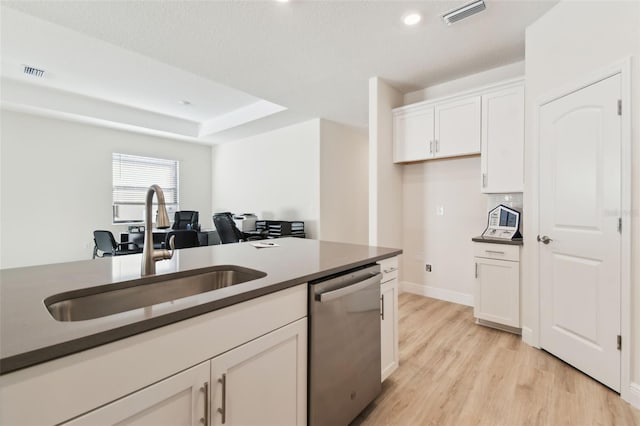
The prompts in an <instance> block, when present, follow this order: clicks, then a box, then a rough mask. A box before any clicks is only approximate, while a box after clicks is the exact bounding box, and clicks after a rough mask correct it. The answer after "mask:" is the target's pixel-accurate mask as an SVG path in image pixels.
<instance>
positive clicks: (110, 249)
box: [93, 231, 142, 259]
mask: <svg viewBox="0 0 640 426" xmlns="http://www.w3.org/2000/svg"><path fill="white" fill-rule="evenodd" d="M93 243H94V246H93V258H94V259H95V258H96V257H105V256H122V255H125V254H135V253H140V252H142V250H140V247H138V245H137V244H136V243H117V242H116V239H115V238H113V234H112V233H111V231H93Z"/></svg>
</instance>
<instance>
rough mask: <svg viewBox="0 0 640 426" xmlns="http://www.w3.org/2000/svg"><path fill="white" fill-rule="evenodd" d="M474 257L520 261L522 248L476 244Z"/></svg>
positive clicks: (506, 245)
mask: <svg viewBox="0 0 640 426" xmlns="http://www.w3.org/2000/svg"><path fill="white" fill-rule="evenodd" d="M473 255H474V256H476V257H484V258H487V259H499V260H510V261H512V262H519V261H520V246H512V245H508V244H492V243H474V247H473Z"/></svg>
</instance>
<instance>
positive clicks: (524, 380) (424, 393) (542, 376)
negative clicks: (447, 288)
mask: <svg viewBox="0 0 640 426" xmlns="http://www.w3.org/2000/svg"><path fill="white" fill-rule="evenodd" d="M399 331H400V367H399V368H398V370H396V371H395V372H394V373H393V374H392V375H391V376H390V377H389V378H388V379H387V380H386V381H385V382H384V383H383V385H382V394H381V395H380V396H379V397H378V398H377V399H376V400H375V401H374V402H373V403H372V404H371V405H370V406H369V407H368V408H367V409H366V410H365V411H364V412H363V413H362V414H361V415H360V416H359V417H358V418H357V419H356V420H355V421H354V422H353V424H354V425H456V426H466V425H505V426H506V425H508V426H516V425H554V426H555V425H579V426H582V425H615V426H626V425H638V426H640V411H638V410H636V409H634V408H633V407H631V406H630V405H629V404H627V403H626V402H624V401H623V400H622V399H621V398H620V397H619V396H618V394H616V393H615V392H613V391H611V390H610V389H608V388H607V387H605V386H603V385H601V384H600V383H598V382H596V381H595V380H593V379H591V378H590V377H588V376H586V375H584V374H582V373H581V372H579V371H577V370H575V369H574V368H572V367H571V366H569V365H567V364H565V363H564V362H562V361H560V360H559V359H557V358H555V357H554V356H552V355H550V354H548V353H546V352H544V351H541V350H538V349H535V348H532V347H530V346H528V345H526V344H524V343H522V341H521V340H520V336H516V335H513V334H510V333H506V332H502V331H498V330H493V329H490V328H487V327H483V326H479V325H476V324H475V323H474V320H473V309H472V308H470V307H466V306H462V305H457V304H453V303H448V302H443V301H440V300H436V299H430V298H425V297H421V296H416V295H413V294H408V293H404V294H401V295H400V298H399Z"/></svg>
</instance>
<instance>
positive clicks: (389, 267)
mask: <svg viewBox="0 0 640 426" xmlns="http://www.w3.org/2000/svg"><path fill="white" fill-rule="evenodd" d="M378 264H379V265H380V269H381V270H382V282H383V283H386V282H387V281H391V280H393V279H395V278H398V257H397V256H396V257H392V258H390V259H384V260H380V261H378Z"/></svg>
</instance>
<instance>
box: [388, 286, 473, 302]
mask: <svg viewBox="0 0 640 426" xmlns="http://www.w3.org/2000/svg"><path fill="white" fill-rule="evenodd" d="M400 291H403V292H407V293H413V294H418V295H420V296H426V297H432V298H434V299H439V300H444V301H446V302H453V303H458V304H459V305H465V306H473V295H472V294H466V293H460V292H459V291H453V290H447V289H444V288H438V287H431V286H428V285H420V284H416V283H412V282H408V281H402V282H401V283H400Z"/></svg>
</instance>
